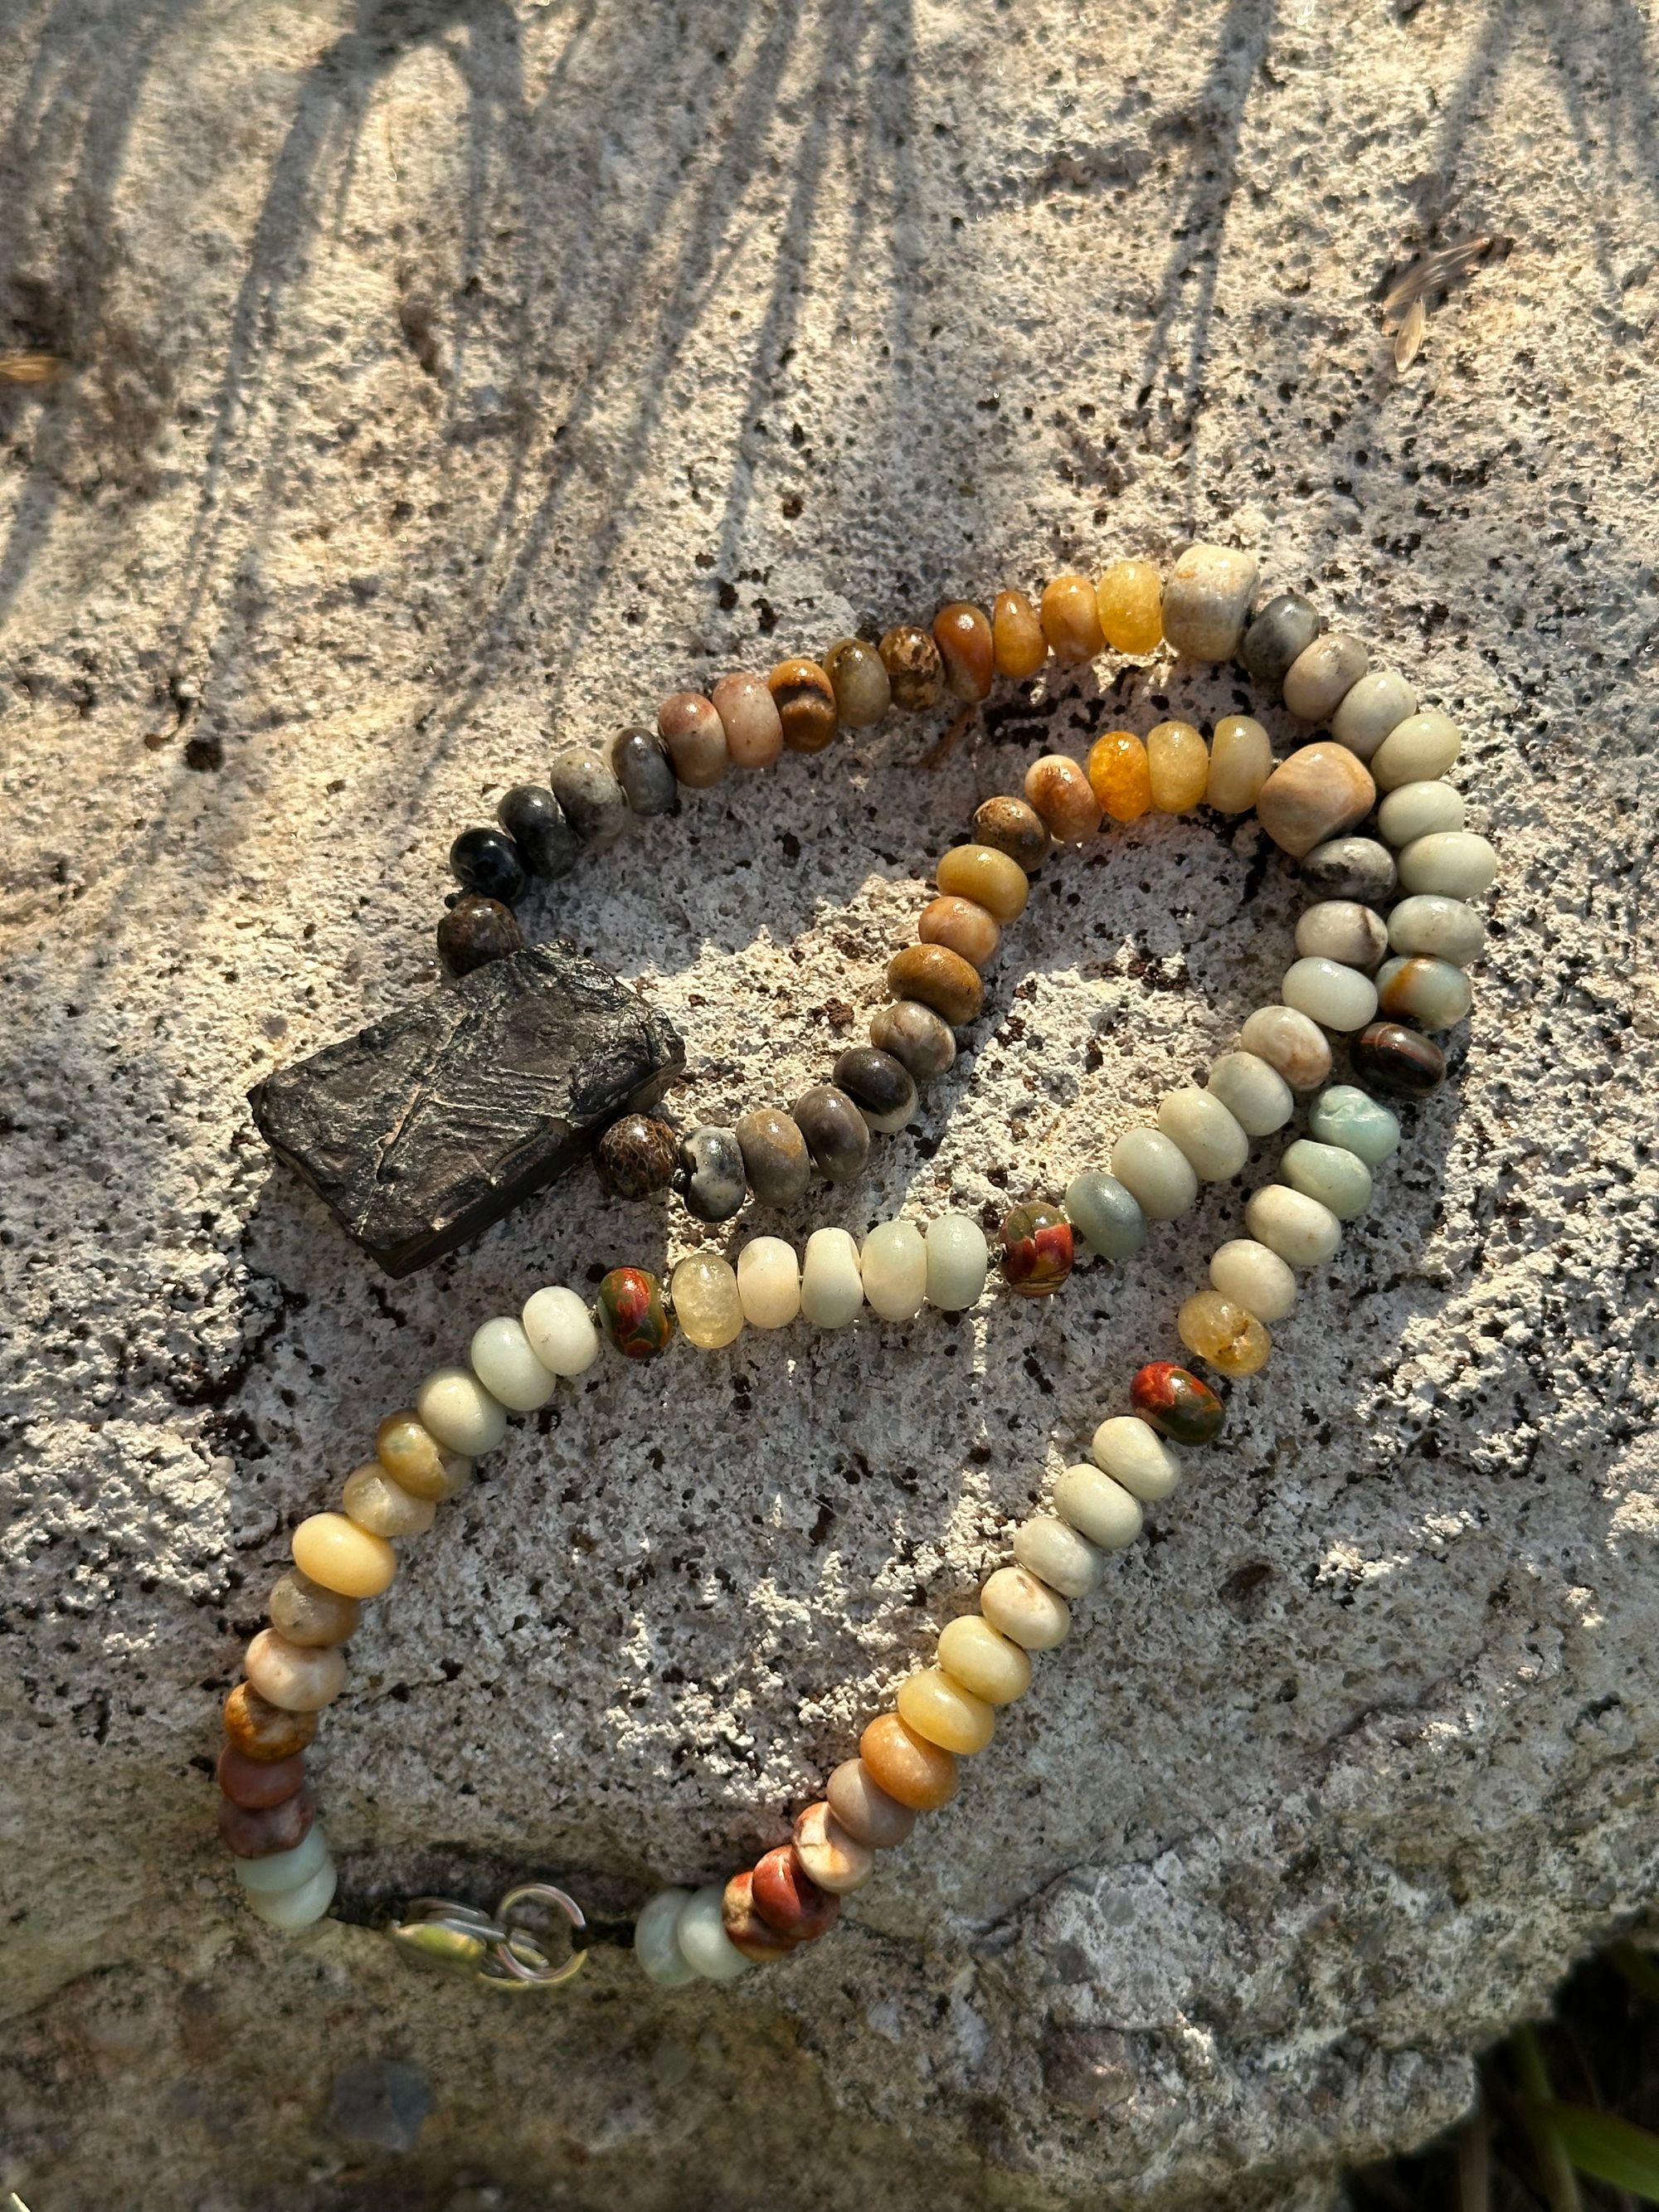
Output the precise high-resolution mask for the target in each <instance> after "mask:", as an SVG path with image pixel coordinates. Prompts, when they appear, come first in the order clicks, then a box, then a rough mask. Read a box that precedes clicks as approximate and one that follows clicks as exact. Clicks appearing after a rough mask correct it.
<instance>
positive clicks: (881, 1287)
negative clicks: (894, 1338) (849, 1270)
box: [859, 1221, 927, 1321]
mask: <svg viewBox="0 0 1659 2212" xmlns="http://www.w3.org/2000/svg"><path fill="white" fill-rule="evenodd" d="M859 1272H860V1274H861V1275H862V1276H863V1278H864V1295H865V1298H866V1302H867V1303H868V1304H869V1306H870V1308H871V1310H872V1311H873V1312H875V1313H878V1314H879V1315H880V1316H881V1318H882V1319H883V1320H884V1321H911V1320H914V1319H915V1316H916V1315H917V1314H919V1313H920V1312H921V1308H922V1304H923V1301H924V1300H925V1299H926V1297H927V1243H926V1242H925V1240H924V1239H923V1237H922V1233H921V1230H920V1229H918V1228H917V1226H916V1225H915V1222H914V1221H879V1222H878V1223H877V1224H876V1226H875V1227H874V1228H873V1229H872V1231H870V1234H869V1235H868V1236H867V1237H866V1238H865V1240H864V1248H863V1249H862V1251H861V1252H860V1255H859Z"/></svg>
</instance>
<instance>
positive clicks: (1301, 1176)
mask: <svg viewBox="0 0 1659 2212" xmlns="http://www.w3.org/2000/svg"><path fill="white" fill-rule="evenodd" d="M1279 1173H1280V1175H1282V1176H1284V1178H1285V1182H1287V1183H1289V1185H1290V1186H1291V1189H1292V1190H1299V1191H1300V1192H1301V1193H1302V1194H1303V1196H1304V1198H1315V1199H1317V1200H1318V1201H1319V1203H1320V1204H1321V1205H1322V1206H1329V1208H1330V1210H1331V1212H1333V1213H1334V1215H1335V1216H1336V1218H1337V1219H1338V1220H1339V1221H1352V1219H1353V1218H1355V1216H1356V1215H1357V1214H1361V1213H1363V1212H1364V1211H1365V1208H1366V1207H1367V1206H1369V1205H1370V1202H1371V1171H1370V1169H1369V1168H1368V1167H1367V1166H1366V1164H1365V1163H1364V1160H1362V1159H1361V1158H1359V1156H1358V1153H1357V1152H1349V1151H1348V1149H1347V1147H1346V1146H1344V1145H1324V1144H1321V1143H1320V1142H1319V1141H1318V1140H1317V1139H1315V1138H1311V1137H1298V1138H1297V1140H1296V1142H1295V1143H1294V1144H1293V1145H1286V1146H1285V1157H1284V1158H1283V1159H1281V1160H1280V1162H1279Z"/></svg>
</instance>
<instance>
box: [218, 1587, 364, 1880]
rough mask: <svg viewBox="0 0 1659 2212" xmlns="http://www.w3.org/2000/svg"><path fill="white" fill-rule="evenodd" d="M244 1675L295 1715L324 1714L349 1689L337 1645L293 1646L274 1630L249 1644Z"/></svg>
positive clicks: (270, 1700) (273, 1702) (265, 1631)
mask: <svg viewBox="0 0 1659 2212" xmlns="http://www.w3.org/2000/svg"><path fill="white" fill-rule="evenodd" d="M242 1672H243V1673H244V1674H246V1676H247V1679H248V1680H249V1682H250V1683H251V1684H252V1686H253V1688H254V1689H256V1690H257V1691H258V1693H259V1695H260V1696H261V1697H262V1698H263V1699H264V1700H265V1702H266V1704H267V1705H281V1706H283V1708H284V1710H285V1711H289V1712H291V1713H316V1712H320V1711H322V1709H323V1707H324V1706H325V1705H332V1704H333V1702H334V1700H335V1699H336V1698H337V1697H338V1696H339V1694H340V1692H341V1691H342V1690H343V1689H344V1687H345V1674H346V1664H345V1658H344V1656H343V1653H342V1652H340V1650H338V1649H337V1647H336V1646H335V1645H333V1644H327V1645H325V1646H323V1647H322V1648H321V1649H317V1648H313V1647H307V1645H305V1644H290V1643H289V1640H288V1638H286V1637H285V1636H278V1634H277V1633H276V1630H275V1629H274V1628H262V1629H261V1630H260V1631H259V1633H258V1635H257V1636H256V1637H255V1638H253V1640H252V1643H251V1644H249V1645H248V1647H247V1650H246V1652H245V1653H244V1654H243V1656H242ZM299 1840H300V1839H299V1838H298V1837H297V1836H296V1837H295V1838H294V1841H295V1843H298V1842H299Z"/></svg>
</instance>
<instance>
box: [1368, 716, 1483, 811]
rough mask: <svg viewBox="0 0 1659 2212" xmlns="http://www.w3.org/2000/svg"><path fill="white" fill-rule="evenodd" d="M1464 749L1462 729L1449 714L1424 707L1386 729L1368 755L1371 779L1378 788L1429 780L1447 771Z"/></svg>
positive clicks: (1389, 788)
mask: <svg viewBox="0 0 1659 2212" xmlns="http://www.w3.org/2000/svg"><path fill="white" fill-rule="evenodd" d="M1462 750H1463V738H1462V732H1461V731H1460V730H1459V728H1458V726H1457V725H1456V723H1455V722H1454V721H1453V720H1451V719H1450V717H1449V715H1446V714H1441V713H1440V712H1439V710H1438V709H1437V708H1434V707H1425V708H1424V710H1423V712H1422V713H1421V714H1408V715H1407V718H1406V720H1404V721H1403V722H1401V723H1400V724H1399V725H1398V726H1396V727H1395V728H1394V729H1392V730H1390V731H1389V734H1388V736H1387V737H1386V738H1383V742H1382V744H1380V745H1379V746H1378V747H1377V749H1376V752H1375V753H1374V754H1373V755H1372V757H1371V779H1372V781H1373V782H1374V783H1375V784H1376V787H1377V789H1378V790H1379V791H1397V790H1398V789H1399V788H1400V787H1401V784H1403V783H1428V782H1431V781H1433V779H1434V778H1435V777H1436V776H1440V775H1444V774H1445V773H1446V770H1447V769H1449V767H1450V766H1451V764H1452V763H1453V762H1454V761H1455V759H1456V758H1457V756H1458V755H1459V753H1461V752H1462Z"/></svg>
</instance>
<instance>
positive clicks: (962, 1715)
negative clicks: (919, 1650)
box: [898, 1667, 997, 1759]
mask: <svg viewBox="0 0 1659 2212" xmlns="http://www.w3.org/2000/svg"><path fill="white" fill-rule="evenodd" d="M898 1711H899V1718H900V1719H901V1720H902V1722H903V1723H904V1725H905V1727H906V1728H908V1729H909V1730H910V1731H911V1733H912V1734H913V1735H918V1736H921V1738H922V1739H923V1740H924V1741H926V1742H927V1743H931V1744H937V1745H938V1747H939V1749H940V1750H941V1751H948V1752H950V1753H952V1755H953V1756H955V1757H957V1758H958V1759H962V1758H971V1757H972V1756H973V1754H974V1753H975V1752H980V1751H983V1750H984V1749H985V1747H986V1746H987V1744H988V1743H989V1742H990V1741H991V1738H992V1737H993V1736H994V1735H995V1734H996V1725H997V1722H996V1714H995V1712H994V1711H993V1709H992V1708H991V1707H990V1706H989V1705H987V1703H986V1702H985V1700H984V1699H983V1698H976V1697H975V1695H974V1694H973V1692H972V1691H971V1690H964V1689H963V1687H962V1686H961V1685H960V1684H959V1683H957V1682H953V1681H952V1680H951V1677H950V1676H949V1675H948V1674H945V1671H944V1670H943V1668H939V1667H923V1668H919V1669H918V1671H917V1672H916V1673H915V1674H908V1675H907V1676H906V1677H905V1679H904V1680H903V1681H902V1682H901V1683H900V1684H899V1687H898Z"/></svg>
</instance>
